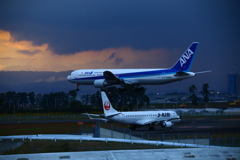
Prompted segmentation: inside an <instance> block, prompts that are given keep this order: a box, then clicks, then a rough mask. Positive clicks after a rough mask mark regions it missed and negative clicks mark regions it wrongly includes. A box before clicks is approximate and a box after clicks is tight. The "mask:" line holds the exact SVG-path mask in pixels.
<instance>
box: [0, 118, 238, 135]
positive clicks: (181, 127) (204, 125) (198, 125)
mask: <svg viewBox="0 0 240 160" xmlns="http://www.w3.org/2000/svg"><path fill="white" fill-rule="evenodd" d="M75 122H76V123H77V122H94V121H92V120H29V121H2V122H0V125H2V124H5V125H7V124H20V123H21V124H38V123H75ZM107 124H108V123H107ZM113 124H114V123H113ZM114 125H117V124H114ZM136 131H141V132H144V133H148V134H159V133H162V134H167V133H240V118H239V116H236V117H231V118H194V119H183V120H182V121H181V122H178V123H175V125H174V126H173V128H172V129H171V130H170V129H169V128H162V127H160V126H158V125H156V126H155V130H154V131H149V130H148V126H144V127H141V128H137V129H136Z"/></svg>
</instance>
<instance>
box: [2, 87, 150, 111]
mask: <svg viewBox="0 0 240 160" xmlns="http://www.w3.org/2000/svg"><path fill="white" fill-rule="evenodd" d="M140 88H141V91H140V92H136V91H135V90H134V88H133V89H131V88H130V89H128V90H126V91H125V92H122V91H121V90H120V89H119V88H116V87H109V88H107V89H106V90H105V92H106V94H107V96H108V97H109V99H110V101H111V103H112V104H113V105H114V107H115V108H116V109H118V110H133V109H136V108H137V107H138V106H143V105H146V104H149V101H150V100H149V98H148V97H147V96H146V95H145V91H146V89H145V88H144V87H140ZM91 111H102V99H101V93H100V91H97V92H96V93H95V94H84V95H80V96H79V95H78V94H77V91H76V90H71V91H69V92H68V93H65V92H55V93H49V94H40V93H39V94H36V93H35V92H28V93H27V92H18V93H16V92H15V91H8V92H5V93H0V112H1V113H18V112H80V113H81V112H91Z"/></svg>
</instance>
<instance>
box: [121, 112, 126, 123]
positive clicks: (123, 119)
mask: <svg viewBox="0 0 240 160" xmlns="http://www.w3.org/2000/svg"><path fill="white" fill-rule="evenodd" d="M125 118H126V117H125V115H124V114H121V119H122V121H123V122H125Z"/></svg>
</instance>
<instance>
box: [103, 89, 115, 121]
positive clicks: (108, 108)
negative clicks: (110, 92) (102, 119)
mask: <svg viewBox="0 0 240 160" xmlns="http://www.w3.org/2000/svg"><path fill="white" fill-rule="evenodd" d="M101 95H102V104H103V111H104V114H105V116H106V117H109V116H114V115H116V114H119V112H118V111H116V110H115V109H114V108H113V107H112V104H111V102H110V101H109V99H108V97H107V95H106V93H105V92H101Z"/></svg>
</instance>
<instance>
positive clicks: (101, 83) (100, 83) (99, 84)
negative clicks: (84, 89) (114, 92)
mask: <svg viewBox="0 0 240 160" xmlns="http://www.w3.org/2000/svg"><path fill="white" fill-rule="evenodd" d="M93 85H94V87H96V88H103V87H106V86H108V83H107V82H106V80H105V79H97V80H95V81H94V84H93Z"/></svg>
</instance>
